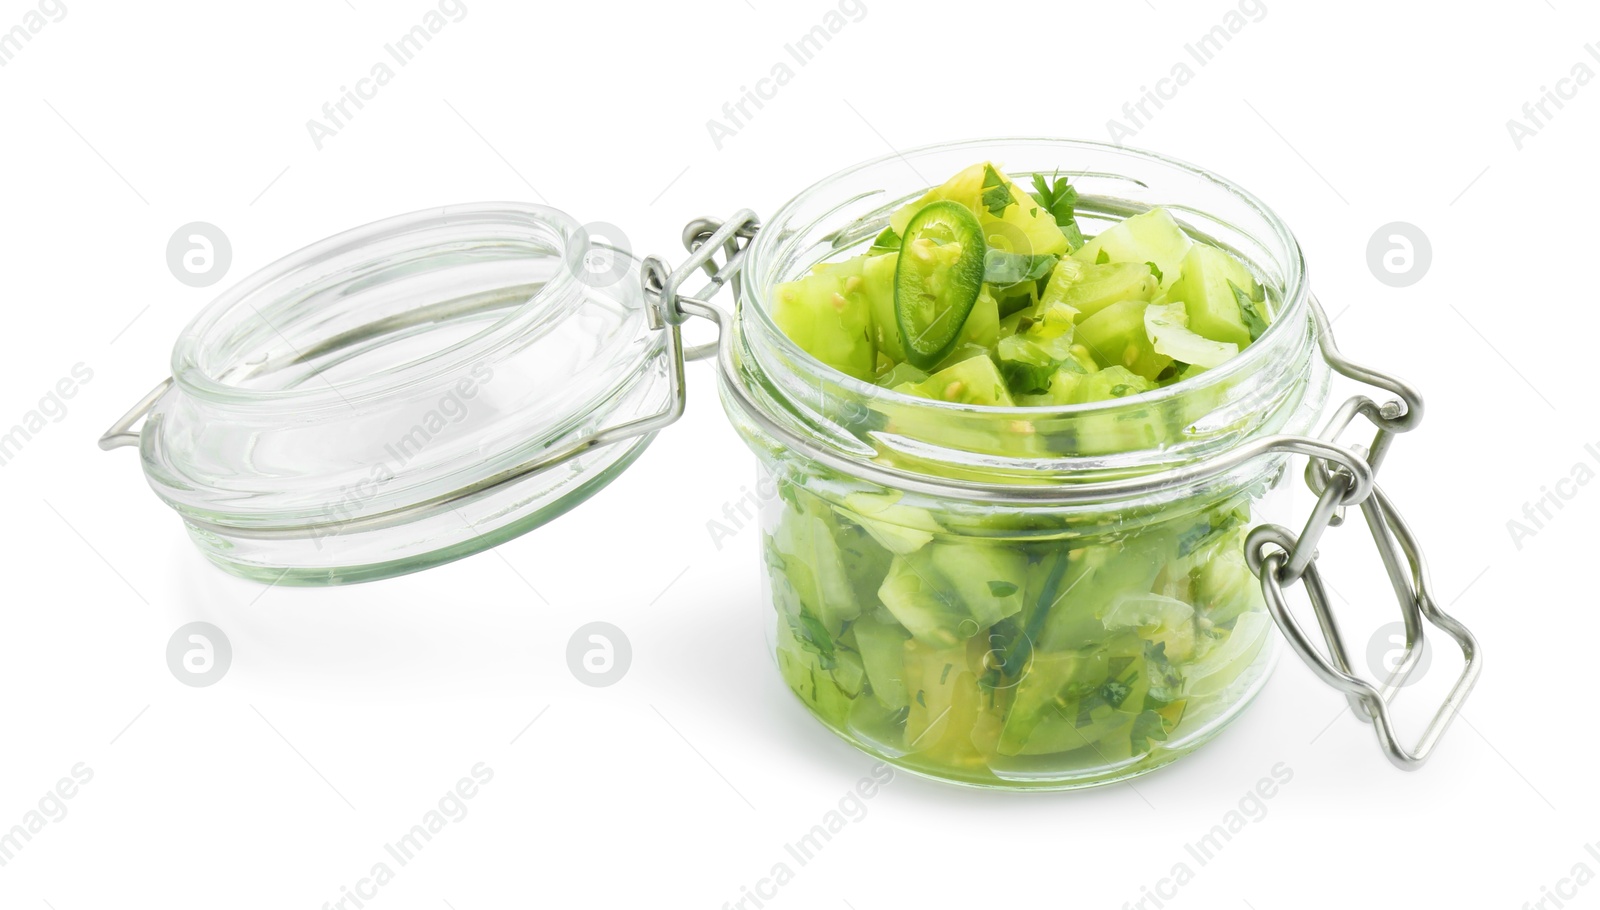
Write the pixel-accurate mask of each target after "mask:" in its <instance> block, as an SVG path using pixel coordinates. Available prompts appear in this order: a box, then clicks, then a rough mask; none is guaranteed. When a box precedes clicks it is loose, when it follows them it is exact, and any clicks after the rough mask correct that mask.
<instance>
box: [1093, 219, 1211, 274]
mask: <svg viewBox="0 0 1600 910" xmlns="http://www.w3.org/2000/svg"><path fill="white" fill-rule="evenodd" d="M1191 245H1192V242H1191V241H1190V240H1189V235H1188V234H1185V233H1184V232H1183V228H1181V227H1179V226H1178V222H1176V221H1174V220H1172V215H1171V214H1169V213H1168V212H1167V210H1166V209H1164V208H1161V207H1159V206H1157V207H1156V208H1153V209H1151V210H1150V211H1148V212H1143V213H1141V214H1138V215H1134V216H1133V217H1132V218H1128V219H1126V220H1124V221H1121V222H1119V223H1117V224H1114V225H1112V226H1111V227H1108V228H1106V229H1105V230H1104V231H1101V232H1100V233H1099V234H1096V235H1095V237H1094V239H1092V240H1090V241H1089V242H1088V243H1085V244H1084V245H1083V247H1082V248H1081V249H1079V250H1078V251H1077V252H1075V253H1073V254H1072V258H1074V259H1076V260H1078V261H1079V262H1102V261H1104V262H1131V263H1137V264H1140V265H1144V266H1145V267H1146V268H1149V265H1148V264H1149V263H1155V265H1156V269H1157V271H1159V272H1160V273H1161V275H1162V286H1163V287H1170V286H1171V285H1172V284H1173V282H1175V281H1176V280H1177V278H1178V276H1179V275H1180V274H1181V273H1182V269H1183V259H1184V256H1186V255H1187V254H1188V252H1189V248H1190V246H1191ZM1102 253H1103V254H1105V256H1104V259H1102V258H1101V254H1102Z"/></svg>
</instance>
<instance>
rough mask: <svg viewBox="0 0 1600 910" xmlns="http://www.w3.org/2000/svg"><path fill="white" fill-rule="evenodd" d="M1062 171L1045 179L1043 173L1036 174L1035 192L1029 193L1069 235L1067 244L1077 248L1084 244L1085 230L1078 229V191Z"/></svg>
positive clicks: (1034, 180)
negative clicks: (1062, 174) (1061, 174)
mask: <svg viewBox="0 0 1600 910" xmlns="http://www.w3.org/2000/svg"><path fill="white" fill-rule="evenodd" d="M1060 173H1061V172H1060V171H1057V172H1056V173H1054V174H1051V175H1050V177H1051V179H1050V180H1045V179H1044V175H1043V174H1034V175H1033V189H1034V192H1032V193H1030V194H1029V195H1031V196H1032V197H1033V198H1034V200H1035V201H1037V202H1038V203H1039V204H1040V205H1041V206H1044V210H1045V211H1047V212H1049V213H1050V214H1051V216H1053V217H1054V218H1055V219H1056V226H1057V227H1059V228H1061V233H1063V234H1066V235H1067V246H1068V247H1069V248H1071V249H1074V250H1075V249H1077V248H1078V247H1080V246H1083V231H1081V230H1079V229H1078V216H1077V207H1078V191H1077V190H1076V189H1074V188H1073V186H1072V184H1070V183H1068V182H1067V178H1065V177H1062V176H1059V175H1060Z"/></svg>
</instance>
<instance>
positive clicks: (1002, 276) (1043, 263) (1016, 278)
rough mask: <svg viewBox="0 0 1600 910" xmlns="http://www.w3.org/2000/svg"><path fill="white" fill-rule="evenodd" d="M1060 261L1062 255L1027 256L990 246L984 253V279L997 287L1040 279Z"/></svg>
mask: <svg viewBox="0 0 1600 910" xmlns="http://www.w3.org/2000/svg"><path fill="white" fill-rule="evenodd" d="M1060 261H1061V257H1059V256H1056V255H1054V254H1051V253H1045V254H1043V255H1040V256H1027V255H1024V254H1022V253H1013V252H1010V251H1008V250H997V249H993V248H990V249H989V250H987V251H985V252H984V254H983V281H984V283H985V284H992V285H994V286H995V287H1007V286H1009V285H1013V284H1021V283H1022V282H1024V281H1038V280H1039V279H1040V278H1043V277H1045V276H1046V275H1049V274H1050V270H1051V269H1053V268H1055V267H1056V263H1057V262H1060Z"/></svg>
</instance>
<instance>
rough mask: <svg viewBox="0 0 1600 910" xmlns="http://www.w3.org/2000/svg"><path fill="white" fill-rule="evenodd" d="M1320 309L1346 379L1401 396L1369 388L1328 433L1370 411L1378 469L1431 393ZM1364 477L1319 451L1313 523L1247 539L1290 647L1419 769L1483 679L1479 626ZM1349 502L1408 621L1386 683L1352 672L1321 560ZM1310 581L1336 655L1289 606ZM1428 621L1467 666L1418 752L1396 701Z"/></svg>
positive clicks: (1331, 436) (1333, 360)
mask: <svg viewBox="0 0 1600 910" xmlns="http://www.w3.org/2000/svg"><path fill="white" fill-rule="evenodd" d="M1311 313H1312V318H1313V319H1314V320H1315V322H1316V328H1317V340H1318V343H1319V344H1320V346H1321V348H1322V356H1323V359H1325V360H1326V361H1327V362H1328V365H1329V366H1331V367H1332V368H1333V369H1334V370H1335V371H1337V372H1338V373H1340V374H1341V375H1343V376H1346V377H1349V378H1351V379H1354V380H1356V381H1358V382H1362V383H1365V384H1367V385H1370V386H1373V387H1375V388H1379V389H1383V390H1385V391H1388V392H1390V393H1391V394H1393V395H1395V396H1396V398H1394V399H1392V400H1390V401H1387V402H1385V403H1383V404H1379V403H1377V402H1376V401H1374V400H1373V399H1371V398H1368V397H1367V396H1365V395H1356V396H1353V397H1352V398H1350V399H1349V400H1347V401H1346V402H1345V403H1344V404H1343V405H1341V406H1340V407H1339V409H1338V410H1337V411H1336V412H1334V415H1333V417H1332V418H1330V419H1329V421H1328V424H1327V426H1326V427H1324V429H1323V431H1322V433H1321V435H1320V438H1321V439H1322V440H1323V441H1324V442H1326V443H1328V444H1330V445H1335V446H1337V444H1338V438H1339V436H1341V435H1342V434H1343V433H1344V431H1345V430H1346V429H1347V428H1348V427H1349V426H1350V424H1351V423H1352V422H1353V421H1354V420H1355V418H1356V417H1357V416H1364V417H1366V418H1367V419H1368V420H1369V421H1371V422H1372V423H1373V424H1374V425H1375V426H1376V428H1377V431H1376V434H1375V435H1374V436H1373V439H1372V442H1371V443H1370V444H1369V445H1367V446H1359V445H1358V446H1351V447H1350V450H1349V451H1350V452H1351V453H1352V455H1353V456H1354V457H1355V458H1356V459H1360V460H1363V461H1365V463H1366V465H1367V466H1368V468H1369V469H1370V472H1371V474H1373V475H1376V473H1377V471H1378V467H1379V465H1380V464H1381V463H1382V461H1383V458H1384V456H1385V455H1386V454H1387V453H1388V450H1389V446H1390V443H1391V442H1393V440H1394V436H1395V435H1396V434H1398V433H1404V432H1407V431H1409V430H1412V429H1415V428H1416V426H1417V424H1418V423H1420V422H1421V420H1422V396H1421V395H1420V394H1418V393H1417V391H1416V390H1415V389H1414V388H1412V387H1411V386H1410V385H1408V384H1406V383H1405V382H1403V381H1401V380H1400V379H1398V378H1396V377H1394V376H1390V375H1388V374H1386V373H1380V372H1378V371H1376V370H1372V369H1369V368H1367V367H1363V366H1361V365H1359V364H1356V363H1354V362H1352V361H1350V360H1349V359H1347V358H1346V357H1345V356H1344V355H1343V354H1341V353H1340V352H1339V349H1338V347H1337V346H1336V345H1335V344H1334V340H1333V332H1332V328H1331V326H1330V325H1329V323H1328V319H1327V316H1326V315H1325V314H1324V313H1323V311H1322V306H1321V305H1320V304H1318V303H1317V301H1316V299H1315V298H1313V299H1312V300H1311ZM1362 479H1363V478H1358V477H1357V476H1356V475H1355V474H1353V473H1352V472H1351V471H1350V470H1349V468H1348V466H1346V465H1341V464H1338V463H1336V462H1330V461H1329V460H1327V459H1324V458H1322V457H1320V456H1312V457H1311V458H1310V460H1309V463H1308V464H1307V467H1306V483H1307V485H1308V486H1310V487H1311V489H1312V491H1313V492H1314V493H1316V494H1317V504H1316V505H1315V506H1314V507H1313V508H1312V510H1311V516H1310V517H1309V518H1308V519H1307V520H1306V524H1305V527H1304V529H1302V530H1301V532H1300V533H1299V534H1298V535H1297V534H1294V533H1293V532H1291V531H1290V530H1289V529H1287V528H1285V527H1283V526H1282V525H1262V526H1260V527H1257V528H1256V529H1255V530H1253V531H1251V532H1250V535H1249V536H1248V537H1247V538H1245V558H1246V560H1247V561H1248V562H1249V564H1250V568H1251V570H1252V571H1254V572H1255V573H1256V575H1257V576H1258V577H1259V578H1260V579H1261V593H1262V595H1263V597H1264V598H1265V599H1266V602H1267V609H1268V610H1269V611H1271V613H1272V617H1273V619H1275V620H1276V621H1277V623H1278V627H1279V628H1280V629H1282V630H1283V634H1284V637H1285V638H1287V639H1288V640H1289V644H1290V646H1292V647H1293V648H1294V650H1295V652H1296V653H1297V654H1299V655H1300V658H1301V659H1302V660H1304V661H1305V662H1306V664H1307V665H1308V666H1310V667H1311V669H1312V671H1313V672H1315V673H1316V674H1317V676H1319V677H1320V678H1321V679H1322V680H1323V681H1324V682H1326V683H1328V684H1329V685H1331V686H1333V687H1334V688H1336V689H1338V690H1340V691H1341V692H1343V693H1345V696H1346V698H1348V699H1349V701H1350V706H1351V708H1352V709H1353V710H1354V711H1355V713H1356V716H1357V717H1358V718H1360V719H1361V720H1362V721H1364V722H1369V723H1372V724H1373V726H1374V728H1375V729H1376V731H1377V734H1378V742H1379V744H1380V745H1381V746H1382V747H1383V751H1384V754H1385V755H1386V756H1387V757H1388V758H1389V761H1391V762H1392V763H1394V765H1395V766H1396V767H1399V768H1401V769H1403V770H1407V771H1410V770H1414V769H1416V768H1418V767H1421V766H1422V763H1423V762H1425V761H1427V759H1428V756H1429V754H1430V753H1431V752H1432V750H1433V747H1434V746H1435V745H1436V744H1437V743H1438V741H1439V738H1440V737H1441V736H1443V735H1444V731H1445V729H1446V728H1447V727H1448V726H1449V725H1450V721H1451V720H1453V719H1454V718H1455V715H1456V713H1457V712H1458V711H1460V709H1461V704H1462V702H1464V701H1465V700H1466V698H1467V694H1468V693H1469V692H1470V691H1471V690H1472V686H1473V684H1474V683H1475V682H1477V679H1478V673H1479V671H1480V670H1481V669H1482V661H1481V658H1480V655H1479V652H1478V644H1477V641H1476V640H1475V639H1474V638H1473V637H1472V633H1471V632H1469V631H1468V630H1467V628H1466V627H1465V626H1463V625H1462V624H1461V623H1460V622H1458V621H1457V620H1456V619H1454V618H1453V617H1451V616H1450V615H1448V614H1446V613H1445V612H1444V611H1443V610H1440V609H1439V606H1438V604H1437V603H1435V602H1434V600H1433V596H1432V595H1431V594H1430V592H1429V581H1428V567H1427V563H1426V561H1425V560H1424V559H1423V555H1422V549H1421V547H1420V546H1418V544H1417V541H1416V537H1415V536H1414V535H1413V534H1412V532H1411V529H1410V528H1409V527H1408V526H1407V525H1406V523H1405V520H1404V519H1402V518H1401V517H1400V514H1399V512H1398V511H1396V509H1395V507H1394V504H1393V503H1392V502H1391V501H1390V500H1389V497H1388V496H1387V495H1386V494H1385V493H1384V492H1383V490H1382V488H1380V487H1379V486H1378V485H1377V484H1376V482H1373V483H1371V485H1370V487H1366V488H1364V486H1365V485H1363V484H1362V483H1360V482H1359V481H1360V480H1362ZM1346 506H1360V508H1361V513H1362V515H1363V516H1364V517H1365V518H1366V521H1367V527H1368V529H1369V530H1370V531H1371V532H1372V537H1373V540H1375V541H1376V542H1377V545H1378V553H1379V555H1380V556H1381V558H1382V559H1383V565H1384V569H1385V570H1386V571H1387V573H1388V575H1389V581H1390V584H1391V585H1392V586H1393V588H1394V592H1395V596H1396V598H1397V599H1398V600H1399V602H1400V609H1401V615H1402V617H1403V618H1404V624H1405V630H1406V650H1405V655H1404V656H1403V657H1402V658H1401V660H1400V662H1399V664H1398V665H1397V666H1396V667H1395V670H1394V672H1393V673H1391V674H1390V675H1389V678H1388V679H1387V680H1385V681H1384V683H1383V685H1382V686H1381V687H1380V686H1375V685H1373V684H1372V683H1370V682H1368V681H1366V680H1364V679H1361V678H1360V677H1357V676H1356V675H1355V674H1354V672H1353V671H1352V670H1351V668H1350V659H1349V656H1348V651H1347V649H1346V647H1345V643H1344V638H1343V636H1342V635H1341V634H1340V632H1339V625H1338V622H1337V620H1336V619H1335V617H1334V615H1333V612H1332V611H1331V610H1330V609H1329V605H1328V596H1327V589H1326V588H1325V586H1324V585H1323V583H1322V576H1321V574H1320V573H1319V572H1318V569H1317V564H1316V559H1317V551H1316V547H1317V542H1318V541H1319V540H1320V539H1321V538H1322V534H1323V532H1324V531H1326V530H1327V529H1328V527H1329V526H1330V525H1337V524H1340V523H1342V521H1343V513H1344V509H1345V507H1346ZM1302 580H1303V581H1304V582H1305V589H1306V594H1307V596H1308V597H1309V598H1310V600H1311V608H1312V612H1313V613H1314V614H1315V615H1316V618H1317V624H1318V626H1320V627H1321V629H1322V637H1323V640H1324V641H1325V642H1326V643H1327V646H1328V647H1327V650H1328V653H1327V654H1326V655H1324V654H1323V653H1322V652H1321V651H1319V650H1318V649H1317V648H1316V647H1315V646H1314V645H1313V644H1312V642H1311V639H1310V638H1309V637H1308V636H1307V635H1306V633H1305V630H1304V629H1302V628H1301V627H1300V624H1299V622H1298V621H1297V620H1296V619H1295V618H1294V615H1293V614H1292V613H1290V611H1289V606H1288V597H1287V595H1286V594H1285V589H1286V588H1289V587H1291V586H1293V585H1294V584H1295V582H1298V581H1302ZM1423 620H1426V621H1427V622H1428V623H1429V624H1430V625H1432V626H1434V627H1435V628H1437V629H1440V630H1441V631H1443V632H1444V633H1445V634H1447V635H1449V636H1450V637H1451V638H1452V639H1454V640H1455V642H1456V644H1457V645H1458V646H1459V647H1460V648H1461V654H1462V657H1463V658H1465V661H1466V665H1465V667H1463V668H1462V671H1461V676H1460V677H1459V678H1458V679H1457V680H1456V683H1455V685H1454V686H1452V687H1451V689H1450V694H1449V695H1447V696H1446V697H1445V701H1444V704H1443V705H1441V706H1440V708H1439V710H1438V711H1437V712H1436V713H1435V714H1434V717H1433V720H1432V721H1431V722H1430V723H1429V724H1428V727H1427V729H1426V730H1425V731H1424V732H1423V734H1422V737H1421V739H1420V740H1418V742H1417V744H1416V746H1415V747H1413V748H1412V749H1409V750H1408V749H1406V748H1405V747H1404V746H1402V745H1401V744H1400V741H1399V739H1398V738H1397V737H1396V735H1395V730H1394V722H1393V719H1392V717H1391V716H1390V713H1389V704H1390V702H1391V701H1392V700H1393V698H1394V695H1395V693H1396V692H1398V691H1399V689H1400V687H1401V686H1403V685H1404V684H1405V681H1406V679H1407V678H1408V677H1409V676H1410V675H1411V671H1412V670H1413V669H1414V668H1415V667H1416V665H1417V659H1418V657H1420V656H1421V653H1422V639H1423V625H1422V623H1423Z"/></svg>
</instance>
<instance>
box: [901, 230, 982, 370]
mask: <svg viewBox="0 0 1600 910" xmlns="http://www.w3.org/2000/svg"><path fill="white" fill-rule="evenodd" d="M981 231H982V229H981V227H980V226H979V225H978V220H977V218H976V217H974V216H973V214H972V213H971V212H969V211H968V210H967V209H965V208H963V207H962V206H960V205H958V204H957V203H954V202H933V203H930V204H928V205H926V206H924V207H923V208H922V209H921V210H919V211H918V212H917V213H916V214H915V215H912V216H911V220H910V221H908V222H907V223H906V229H905V232H904V233H903V234H902V236H903V237H904V243H903V246H902V249H901V251H900V253H899V254H898V255H899V263H898V264H897V265H896V267H895V274H894V313H895V322H896V324H897V325H898V326H899V330H900V344H901V346H902V347H904V349H905V354H906V360H907V362H909V363H910V364H911V365H912V366H917V367H923V368H927V367H930V366H932V365H934V364H936V363H938V362H939V361H940V360H941V359H943V358H944V356H945V354H947V353H949V351H950V349H951V348H953V347H955V346H956V343H957V341H958V340H959V339H960V336H961V328H962V326H964V325H965V324H966V322H967V315H968V314H969V313H971V312H972V307H973V304H975V303H977V301H978V294H979V292H980V291H981V290H982V289H983V254H984V243H983V236H982V233H981ZM997 321H998V317H997Z"/></svg>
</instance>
